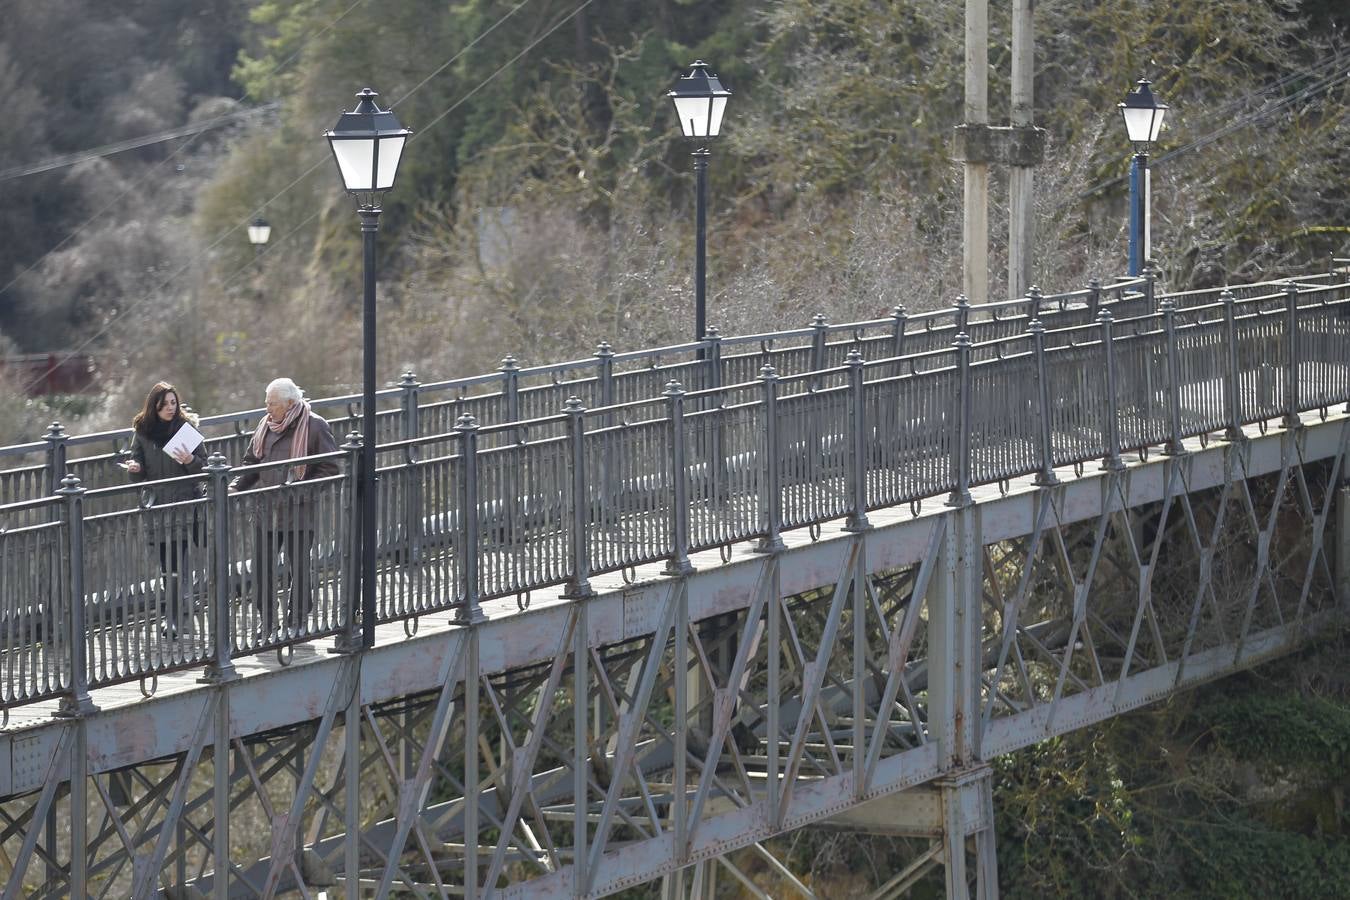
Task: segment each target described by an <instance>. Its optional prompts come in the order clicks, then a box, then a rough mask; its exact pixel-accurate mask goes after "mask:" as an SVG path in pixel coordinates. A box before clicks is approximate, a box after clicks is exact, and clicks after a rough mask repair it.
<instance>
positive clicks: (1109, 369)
mask: <svg viewBox="0 0 1350 900" xmlns="http://www.w3.org/2000/svg"><path fill="white" fill-rule="evenodd" d="M1113 321H1114V320H1113V319H1112V317H1111V311H1110V310H1109V309H1104V310H1102V311H1101V312H1099V313H1098V314H1097V323H1098V324H1099V325H1101V329H1102V334H1101V342H1102V363H1103V365H1104V367H1105V371H1106V397H1105V398H1104V400H1105V407H1106V408H1105V409H1104V410H1103V411H1102V415H1103V416H1104V420H1103V422H1102V426H1103V428H1104V429H1105V434H1103V435H1102V436H1103V437H1104V438H1105V439H1106V446H1105V448H1103V449H1105V451H1106V455H1105V456H1104V457H1103V459H1102V468H1103V469H1104V470H1106V471H1115V470H1117V469H1123V468H1125V463H1124V462H1123V461H1122V460H1121V458H1120V421H1119V418H1118V412H1117V408H1116V407H1117V401H1116V346H1115V342H1114V340H1113V338H1112V335H1111V324H1112V322H1113Z"/></svg>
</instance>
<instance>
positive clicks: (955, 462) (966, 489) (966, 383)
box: [947, 296, 970, 506]
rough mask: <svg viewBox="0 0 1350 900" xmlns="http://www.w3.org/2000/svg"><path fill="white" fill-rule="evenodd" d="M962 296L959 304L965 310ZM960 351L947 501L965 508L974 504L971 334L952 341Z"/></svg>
mask: <svg viewBox="0 0 1350 900" xmlns="http://www.w3.org/2000/svg"><path fill="white" fill-rule="evenodd" d="M964 300H965V297H964V296H962V297H961V298H960V299H958V301H957V309H958V310H959V309H960V308H961V302H962V301H964ZM952 344H953V346H954V347H955V348H956V381H957V387H956V402H955V409H953V410H952V422H953V424H954V426H955V428H956V434H955V435H954V438H955V439H954V440H953V441H952V450H951V472H952V483H953V485H954V486H953V488H952V492H951V495H950V496H949V497H948V498H947V505H948V506H965V505H966V504H967V503H969V502H970V335H968V334H966V333H965V332H964V331H961V332H958V333H957V335H956V340H955V341H953V342H952Z"/></svg>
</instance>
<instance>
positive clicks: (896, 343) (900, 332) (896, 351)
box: [891, 306, 909, 374]
mask: <svg viewBox="0 0 1350 900" xmlns="http://www.w3.org/2000/svg"><path fill="white" fill-rule="evenodd" d="M908 321H909V314H908V313H906V312H905V308H904V307H903V306H897V307H895V309H893V310H891V356H892V357H893V358H894V357H900V356H904V355H905V324H906V323H907V322H908ZM897 374H898V373H897Z"/></svg>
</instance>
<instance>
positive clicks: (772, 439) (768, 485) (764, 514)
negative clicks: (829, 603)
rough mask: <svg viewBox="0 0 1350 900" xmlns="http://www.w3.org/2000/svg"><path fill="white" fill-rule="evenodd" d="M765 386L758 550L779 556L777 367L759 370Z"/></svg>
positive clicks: (780, 493)
mask: <svg viewBox="0 0 1350 900" xmlns="http://www.w3.org/2000/svg"><path fill="white" fill-rule="evenodd" d="M759 380H760V383H761V384H762V385H763V386H764V458H763V459H761V460H760V467H759V473H758V474H759V477H758V478H757V481H758V482H759V486H760V516H761V518H762V528H763V531H764V536H763V537H761V538H760V541H759V546H757V547H756V548H755V550H756V551H757V552H759V553H777V552H778V551H779V550H782V549H783V537H782V526H783V474H782V472H781V471H780V469H779V464H778V456H779V454H778V373H777V372H776V371H774V368H773V366H764V367H763V368H761V369H760V370H759Z"/></svg>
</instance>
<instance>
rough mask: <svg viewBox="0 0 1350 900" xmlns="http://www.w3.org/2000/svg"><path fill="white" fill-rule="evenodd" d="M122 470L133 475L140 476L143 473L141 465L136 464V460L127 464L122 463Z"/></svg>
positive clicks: (131, 460)
mask: <svg viewBox="0 0 1350 900" xmlns="http://www.w3.org/2000/svg"><path fill="white" fill-rule="evenodd" d="M122 468H124V469H126V470H127V471H128V472H130V473H131V474H132V475H139V474H140V471H141V464H140V463H138V462H136V460H134V459H129V460H127V461H126V462H124V463H122Z"/></svg>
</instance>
